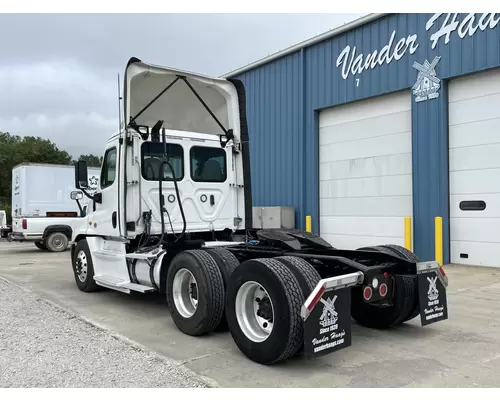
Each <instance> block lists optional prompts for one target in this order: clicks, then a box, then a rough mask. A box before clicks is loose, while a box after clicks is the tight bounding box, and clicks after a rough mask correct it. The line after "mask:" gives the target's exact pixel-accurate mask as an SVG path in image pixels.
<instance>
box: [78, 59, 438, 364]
mask: <svg viewBox="0 0 500 400" xmlns="http://www.w3.org/2000/svg"><path fill="white" fill-rule="evenodd" d="M123 100H124V110H125V124H123V125H121V126H122V127H123V129H121V131H120V132H118V133H117V134H114V135H112V136H111V137H110V138H109V140H108V143H107V144H106V147H105V149H104V161H103V165H102V175H101V176H102V181H101V185H100V189H99V190H98V191H96V192H95V193H94V194H89V193H88V191H87V187H88V174H87V167H86V164H85V162H79V163H77V164H76V166H75V167H76V173H75V179H76V181H75V186H76V187H77V188H78V189H81V190H82V192H80V193H79V194H85V195H86V196H87V197H88V198H90V199H91V200H92V206H91V205H89V213H88V214H87V216H86V217H85V219H86V221H87V223H82V224H81V225H80V228H81V229H80V231H78V232H76V231H75V232H74V233H73V242H74V243H73V245H72V251H71V263H72V267H73V273H74V276H75V282H76V285H77V287H78V288H79V289H80V290H81V291H83V292H94V291H97V290H100V289H102V288H109V289H112V290H117V291H121V292H125V293H132V292H141V293H148V292H159V293H164V294H165V296H166V299H167V304H168V308H169V311H170V315H171V317H172V321H173V323H175V324H176V326H177V327H178V328H179V330H181V331H182V332H184V333H185V334H187V335H192V336H198V335H203V334H207V333H209V332H212V331H214V330H216V329H217V330H218V329H228V330H229V331H230V332H231V335H232V337H233V339H234V341H235V343H236V345H237V346H238V348H239V349H240V350H241V351H242V352H243V353H244V354H245V355H246V356H247V357H248V358H250V359H251V360H253V361H255V362H257V363H261V364H272V363H276V362H279V361H282V360H285V359H287V358H290V357H292V356H293V355H295V354H304V355H306V356H311V357H313V356H320V355H324V354H327V353H330V352H332V351H336V350H340V349H343V348H345V347H347V346H350V345H351V317H353V318H354V319H355V320H356V321H357V322H358V323H359V324H361V325H365V326H369V327H371V328H375V329H383V328H388V327H391V326H397V325H400V324H403V323H404V322H406V321H409V320H411V319H414V318H416V317H417V316H419V315H420V319H421V323H422V325H428V324H431V323H435V322H438V321H442V320H445V319H447V318H448V312H447V301H446V286H447V277H446V275H445V273H444V271H443V269H442V267H441V266H440V265H439V263H437V262H436V261H429V262H420V261H419V260H418V258H417V257H416V256H415V255H414V254H413V253H411V252H410V251H408V250H407V249H405V248H402V247H400V246H395V245H381V246H374V247H370V248H363V249H358V250H341V249H336V248H334V247H332V246H331V245H330V244H329V243H327V242H326V241H324V240H323V239H321V238H320V237H319V236H317V235H314V234H312V233H310V232H302V231H299V230H295V229H286V228H282V229H254V228H253V227H252V190H251V179H250V153H249V151H250V145H249V141H250V139H251V134H249V133H248V127H247V122H246V117H245V112H246V110H245V88H244V85H243V83H242V82H241V81H238V80H226V79H217V78H210V77H206V76H202V75H198V74H193V73H189V72H185V71H179V70H174V69H171V68H165V67H160V66H156V65H151V64H146V63H144V62H142V61H141V60H139V59H137V58H132V59H130V61H129V63H128V65H127V68H126V71H125V89H124V97H123ZM74 195H75V196H76V195H77V193H75V194H74ZM236 233H240V234H243V235H242V236H243V237H244V238H245V239H244V240H243V241H242V242H237V241H235V240H234V239H235V234H236ZM410 345H411V343H410Z"/></svg>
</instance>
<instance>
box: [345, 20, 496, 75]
mask: <svg viewBox="0 0 500 400" xmlns="http://www.w3.org/2000/svg"><path fill="white" fill-rule="evenodd" d="M441 15H443V14H442V13H437V14H434V15H433V16H432V17H431V18H429V20H428V21H427V23H426V25H425V30H426V31H428V30H430V29H431V28H432V27H433V26H434V25H436V26H438V27H439V30H438V31H436V32H435V33H433V34H432V35H431V36H430V41H431V43H432V48H433V49H434V48H435V47H436V46H437V43H438V41H439V39H441V38H442V37H444V43H445V44H448V42H449V41H450V36H451V34H452V33H453V32H455V31H457V34H458V37H459V38H460V39H463V38H464V37H465V36H466V35H468V36H473V35H474V34H475V33H476V32H477V31H478V30H480V31H484V30H485V29H487V28H489V29H493V28H495V27H496V26H497V25H498V22H500V17H497V14H495V13H484V14H478V15H477V16H476V14H475V13H470V14H467V16H466V17H465V18H464V19H463V20H462V21H460V20H459V19H458V14H457V13H448V14H445V15H446V17H445V18H444V20H443V22H442V24H441V25H439V23H437V20H438V18H439V17H440V16H441ZM395 36H396V31H395V30H394V31H392V34H391V38H390V40H389V43H388V44H386V45H385V46H384V47H382V50H380V51H377V50H375V51H373V52H372V53H368V54H367V55H366V56H365V55H364V54H363V53H360V54H358V55H357V56H356V46H354V47H353V48H352V51H351V46H346V47H345V48H344V50H342V52H341V53H340V55H339V57H338V58H337V67H338V66H340V65H342V78H344V79H347V78H348V77H349V74H352V75H356V74H358V75H359V74H361V73H362V72H363V71H365V70H367V69H373V68H375V67H376V66H377V65H382V64H384V63H386V64H389V63H391V62H392V61H393V60H396V61H398V60H400V59H401V58H402V57H403V56H404V55H405V54H406V53H407V52H408V51H409V52H410V54H413V53H415V51H416V50H417V48H418V46H419V44H418V35H417V34H413V35H408V36H407V37H404V38H401V39H400V40H399V41H398V42H397V43H396V45H395V46H394V38H395ZM393 46H394V47H393Z"/></svg>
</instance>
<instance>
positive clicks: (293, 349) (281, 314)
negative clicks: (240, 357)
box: [226, 258, 304, 365]
mask: <svg viewBox="0 0 500 400" xmlns="http://www.w3.org/2000/svg"><path fill="white" fill-rule="evenodd" d="M303 302H304V295H303V294H302V290H301V288H300V285H299V282H298V281H297V279H296V278H295V276H294V274H293V273H292V272H291V271H290V269H289V268H288V267H287V266H285V265H284V264H283V263H281V262H279V261H277V260H274V259H268V258H261V259H255V260H248V261H245V262H243V263H241V264H240V265H239V266H238V268H236V270H235V271H234V272H233V274H232V277H231V282H230V284H229V287H228V291H227V300H226V316H227V321H228V324H229V331H230V332H231V336H232V337H233V340H234V342H235V343H236V346H238V348H239V349H240V351H241V352H242V353H243V354H244V355H245V356H246V357H247V358H249V359H250V360H252V361H254V362H257V363H259V364H265V365H269V364H273V363H276V362H279V361H282V360H285V359H287V358H290V357H292V356H293V355H295V354H296V353H297V351H298V350H299V349H300V347H301V346H302V344H303V342H304V331H303V324H302V319H301V317H300V310H301V307H302V304H303ZM257 313H259V315H257Z"/></svg>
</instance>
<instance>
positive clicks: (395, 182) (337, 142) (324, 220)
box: [319, 91, 413, 249]
mask: <svg viewBox="0 0 500 400" xmlns="http://www.w3.org/2000/svg"><path fill="white" fill-rule="evenodd" d="M319 130H320V132H319V143H320V151H319V153H320V159H319V163H320V167H319V177H320V233H321V236H322V237H323V238H324V239H325V240H327V241H328V242H330V243H331V244H332V245H333V246H335V247H340V248H345V249H356V248H359V247H362V246H369V245H377V244H390V243H391V244H399V245H403V244H404V217H405V216H411V215H412V210H413V207H412V171H411V167H412V161H411V94H410V92H409V91H405V92H399V93H393V94H390V95H385V96H382V97H377V98H373V99H368V100H363V101H359V102H355V103H351V104H345V105H341V106H338V107H334V108H332V109H327V110H324V111H322V112H321V113H320V117H319Z"/></svg>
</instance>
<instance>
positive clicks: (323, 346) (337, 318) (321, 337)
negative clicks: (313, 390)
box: [304, 288, 351, 357]
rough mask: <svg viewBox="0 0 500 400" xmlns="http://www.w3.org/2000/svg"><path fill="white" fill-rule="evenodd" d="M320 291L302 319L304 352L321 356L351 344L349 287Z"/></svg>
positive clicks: (312, 355) (310, 355)
mask: <svg viewBox="0 0 500 400" xmlns="http://www.w3.org/2000/svg"><path fill="white" fill-rule="evenodd" d="M333 293H334V294H333V296H332V292H326V293H324V294H323V296H322V297H321V299H320V300H319V302H318V303H317V304H316V307H314V309H313V310H312V311H311V314H310V315H309V317H308V318H307V319H306V321H305V325H304V352H305V354H306V356H307V357H317V356H322V355H325V354H328V353H331V352H333V351H337V350H340V349H343V348H345V347H348V346H350V345H351V289H350V288H344V289H340V290H336V291H334V292H333Z"/></svg>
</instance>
